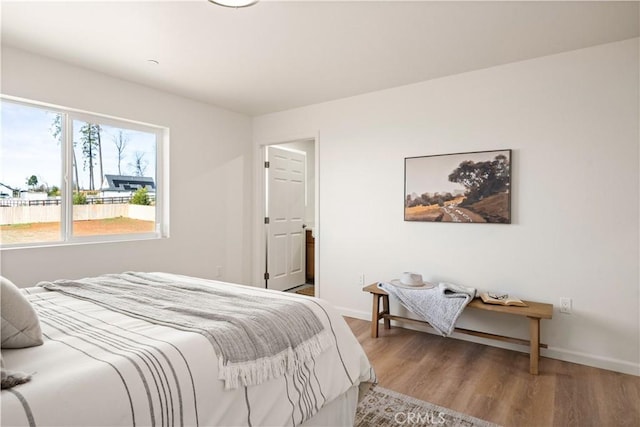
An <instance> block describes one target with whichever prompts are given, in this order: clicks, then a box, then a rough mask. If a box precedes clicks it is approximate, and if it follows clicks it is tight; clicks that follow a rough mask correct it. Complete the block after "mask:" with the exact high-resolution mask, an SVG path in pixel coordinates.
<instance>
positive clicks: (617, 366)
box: [336, 307, 640, 376]
mask: <svg viewBox="0 0 640 427" xmlns="http://www.w3.org/2000/svg"><path fill="white" fill-rule="evenodd" d="M336 310H338V312H339V313H340V314H342V315H343V316H347V317H354V318H356V319H361V320H367V321H370V320H371V313H370V312H364V311H359V310H352V309H350V308H346V307H336ZM392 325H394V326H397V327H402V328H405V329H412V330H415V331H421V332H427V333H430V334H434V335H437V333H436V332H435V331H434V329H433V328H431V327H429V326H427V325H425V326H419V325H413V324H400V323H397V322H395V321H392ZM451 338H456V339H460V340H464V341H471V342H476V343H480V344H485V345H490V346H493V347H499V348H505V349H508V350H514V351H520V352H528V349H527V348H525V347H524V346H521V345H517V344H510V343H506V342H501V341H496V340H491V339H486V338H480V337H475V336H471V335H465V334H459V333H454V334H453V335H451ZM540 355H541V356H544V357H549V358H551V359H557V360H563V361H565V362H571V363H578V364H580V365H586V366H592V367H594V368H600V369H607V370H609V371H615V372H621V373H623V374H629V375H635V376H640V364H637V363H632V362H628V361H626V360H620V359H613V358H610V357H603V356H597V355H593V354H587V353H580V352H577V351H571V350H566V349H563V348H559V347H549V348H542V349H540Z"/></svg>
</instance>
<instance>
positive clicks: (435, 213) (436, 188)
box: [404, 150, 511, 224]
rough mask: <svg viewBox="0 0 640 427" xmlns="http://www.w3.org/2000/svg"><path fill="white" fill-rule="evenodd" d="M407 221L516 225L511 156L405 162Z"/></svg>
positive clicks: (475, 155) (469, 155) (444, 156)
mask: <svg viewBox="0 0 640 427" xmlns="http://www.w3.org/2000/svg"><path fill="white" fill-rule="evenodd" d="M404 195H405V199H404V220H405V221H428V222H471V223H502V224H510V223H511V150H495V151H480V152H473V153H458V154H441V155H435V156H421V157H407V158H405V159H404Z"/></svg>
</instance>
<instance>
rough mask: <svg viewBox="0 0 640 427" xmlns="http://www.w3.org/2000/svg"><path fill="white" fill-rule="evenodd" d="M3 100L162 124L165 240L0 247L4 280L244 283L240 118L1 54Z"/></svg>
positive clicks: (247, 259) (247, 220)
mask: <svg viewBox="0 0 640 427" xmlns="http://www.w3.org/2000/svg"><path fill="white" fill-rule="evenodd" d="M2 93H3V94H6V95H13V96H18V97H22V98H27V99H32V100H37V101H41V102H47V103H52V104H57V105H61V106H65V107H70V108H77V109H82V110H87V111H91V112H96V113H102V114H107V115H112V116H116V117H121V118H126V119H130V120H137V121H142V122H146V123H151V124H156V125H160V126H165V127H168V128H169V129H170V137H171V142H170V154H169V155H170V177H171V184H170V185H171V186H170V191H171V195H170V198H171V209H170V221H171V233H170V237H169V238H168V239H162V240H147V241H137V242H120V243H101V244H91V245H72V246H58V247H41V248H29V249H10V250H7V249H4V250H2V251H1V253H0V257H1V260H0V267H1V268H0V269H1V272H2V274H3V275H6V276H7V277H9V278H10V279H12V280H13V281H15V282H16V283H17V284H19V285H21V286H27V285H32V284H34V283H35V282H37V281H40V280H45V279H56V278H74V277H82V276H89V275H96V274H101V273H107V272H122V271H125V270H138V271H158V270H161V271H168V272H175V273H182V274H190V275H194V276H201V277H208V278H214V277H215V276H216V270H217V269H216V267H217V266H221V267H222V277H221V278H222V279H224V280H229V281H234V282H241V283H248V282H249V281H250V280H251V277H250V270H251V247H250V245H251V244H252V241H251V224H252V223H251V216H250V213H251V203H252V198H251V194H252V186H253V181H252V180H253V174H252V167H253V166H252V165H253V163H252V155H253V153H252V146H251V121H250V119H249V118H248V117H247V116H244V115H241V114H237V113H233V112H230V111H227V110H223V109H221V108H217V107H214V106H210V105H206V104H203V103H199V102H195V101H192V100H189V99H185V98H181V97H178V96H175V95H171V94H168V93H164V92H160V91H158V90H155V89H150V88H147V87H145V86H141V85H137V84H133V83H129V82H126V81H123V80H118V79H115V78H112V77H108V76H106V75H102V74H99V73H96V72H92V71H89V70H86V69H81V68H77V67H74V66H71V65H68V64H64V63H61V62H57V61H54V60H51V59H48V58H44V57H39V56H35V55H32V54H29V53H26V52H24V51H20V50H16V49H12V48H7V47H5V46H3V48H2ZM203 195H205V196H203Z"/></svg>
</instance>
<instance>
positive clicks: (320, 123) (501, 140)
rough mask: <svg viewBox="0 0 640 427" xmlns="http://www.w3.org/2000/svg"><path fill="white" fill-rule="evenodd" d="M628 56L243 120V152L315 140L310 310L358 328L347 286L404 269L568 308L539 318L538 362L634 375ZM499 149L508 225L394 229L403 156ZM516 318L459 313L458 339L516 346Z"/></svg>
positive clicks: (573, 59)
mask: <svg viewBox="0 0 640 427" xmlns="http://www.w3.org/2000/svg"><path fill="white" fill-rule="evenodd" d="M638 50H639V46H638V39H634V40H627V41H623V42H618V43H612V44H607V45H601V46H596V47H593V48H588V49H584V50H578V51H572V52H568V53H563V54H559V55H554V56H548V57H543V58H538V59H534V60H528V61H524V62H519V63H513V64H508V65H504V66H499V67H494V68H489V69H485V70H480V71H475V72H470V73H465V74H460V75H456V76H451V77H446V78H441V79H437V80H432V81H427V82H423V83H420V84H414V85H409V86H404V87H399V88H395V89H391V90H385V91H380V92H375V93H370V94H365V95H361V96H356V97H352V98H348V99H343V100H339V101H334V102H328V103H323V104H318V105H313V106H309V107H306V108H300V109H296V110H291V111H287V112H282V113H275V114H270V115H265V116H261V117H257V118H255V119H254V143H255V144H256V145H259V144H263V143H265V142H268V141H277V140H279V139H280V140H286V139H287V136H288V135H305V134H306V135H315V134H319V135H320V138H319V142H318V143H319V156H320V157H319V170H318V176H319V179H320V186H319V188H320V195H319V203H320V205H319V208H320V210H319V212H320V215H319V227H318V231H319V233H320V245H319V246H320V248H319V250H320V256H319V261H320V277H321V279H320V280H321V283H320V289H321V295H322V297H323V298H325V299H327V300H329V301H331V302H332V303H334V304H336V305H338V306H340V307H342V310H343V312H344V313H346V314H350V315H355V316H359V317H362V318H369V316H370V313H369V310H370V304H371V301H370V296H369V295H368V294H365V293H363V292H362V291H361V287H360V286H359V285H358V282H357V278H358V275H359V274H360V273H364V274H365V276H366V279H367V282H368V283H370V282H374V281H377V280H385V279H391V278H394V277H397V276H398V275H399V273H400V272H402V271H407V270H409V271H417V272H420V273H422V274H423V275H424V276H425V277H426V278H427V279H430V280H433V281H439V280H446V281H451V282H454V283H460V284H464V285H468V286H474V287H478V288H483V289H503V290H508V291H509V292H510V293H512V294H515V295H517V296H520V297H522V298H525V299H531V300H538V301H543V302H548V303H553V304H554V305H556V307H557V305H558V304H559V299H560V297H570V298H573V310H574V311H573V314H571V315H566V314H560V313H558V312H557V308H556V312H555V313H554V318H553V320H550V321H543V325H542V341H543V342H545V343H547V344H549V346H550V349H549V350H547V351H543V354H546V355H548V356H552V357H556V358H561V359H565V360H571V361H575V362H579V363H586V364H591V365H594V366H600V367H605V368H610V369H615V370H620V371H623V372H630V373H635V374H639V373H640V368H639V361H640V355H639V349H640V342H639V340H640V338H639V335H640V331H639V319H640V316H639V306H640V300H639V273H638V259H639V243H638V235H639V224H638V222H639V221H638V218H639V216H638V214H639V212H638V205H639V185H638V181H639V172H638V169H639V168H638V163H639V158H638V155H639V152H638V151H639V150H638V145H639V144H638V138H639V134H638V120H639V118H638V117H639V116H638V114H639V111H638V99H639V94H638V78H639V72H638ZM505 148H511V149H512V150H513V158H512V161H513V168H512V187H513V195H512V197H513V198H512V220H513V223H512V224H511V225H500V224H451V223H416V222H404V221H403V201H404V195H403V180H404V176H403V170H404V169H403V166H404V157H409V156H420V155H429V154H441V153H458V152H467V151H481V150H494V149H505ZM392 309H393V310H398V311H399V310H400V309H399V308H398V307H392ZM519 320H521V319H509V318H504V316H495V315H492V314H491V313H473V311H472V310H469V311H468V312H466V313H465V314H463V317H462V319H461V321H460V326H462V327H469V328H480V329H482V328H484V329H487V330H488V331H493V332H498V333H505V334H513V335H517V336H519V337H523V338H527V337H528V330H527V324H526V322H525V321H522V322H520V321H519ZM489 343H492V344H495V342H492V341H489ZM542 366H543V367H544V365H542Z"/></svg>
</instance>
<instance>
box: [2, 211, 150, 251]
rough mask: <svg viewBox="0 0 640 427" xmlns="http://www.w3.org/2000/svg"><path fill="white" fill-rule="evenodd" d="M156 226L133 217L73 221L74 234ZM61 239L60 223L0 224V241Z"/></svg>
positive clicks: (132, 230) (134, 230)
mask: <svg viewBox="0 0 640 427" xmlns="http://www.w3.org/2000/svg"><path fill="white" fill-rule="evenodd" d="M154 228H155V223H154V222H153V221H141V220H138V219H131V218H123V217H119V218H107V219H99V220H91V221H73V235H74V236H96V235H105V234H133V233H149V232H152V231H153V230H154ZM59 240H60V223H58V222H40V223H32V224H14V225H1V226H0V243H2V244H3V245H8V244H13V243H37V242H54V241H59Z"/></svg>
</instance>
